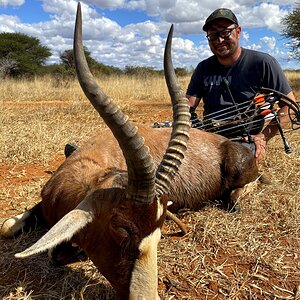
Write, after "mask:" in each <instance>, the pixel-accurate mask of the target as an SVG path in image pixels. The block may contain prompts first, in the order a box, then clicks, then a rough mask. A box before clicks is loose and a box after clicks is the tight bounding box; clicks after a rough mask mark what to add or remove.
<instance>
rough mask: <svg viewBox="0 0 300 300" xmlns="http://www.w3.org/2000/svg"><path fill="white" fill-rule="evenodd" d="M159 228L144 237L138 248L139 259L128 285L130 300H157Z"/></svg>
mask: <svg viewBox="0 0 300 300" xmlns="http://www.w3.org/2000/svg"><path fill="white" fill-rule="evenodd" d="M160 236H161V232H160V228H157V229H156V230H155V231H154V232H153V233H152V234H150V235H149V236H147V237H145V238H144V239H143V240H142V242H141V244H140V246H139V250H140V252H141V254H140V257H139V258H138V259H137V260H136V262H135V266H134V268H133V271H132V276H131V283H130V295H129V299H130V300H143V299H144V300H148V299H151V300H152V299H153V300H158V299H160V298H159V296H158V293H157V245H158V242H159V240H160Z"/></svg>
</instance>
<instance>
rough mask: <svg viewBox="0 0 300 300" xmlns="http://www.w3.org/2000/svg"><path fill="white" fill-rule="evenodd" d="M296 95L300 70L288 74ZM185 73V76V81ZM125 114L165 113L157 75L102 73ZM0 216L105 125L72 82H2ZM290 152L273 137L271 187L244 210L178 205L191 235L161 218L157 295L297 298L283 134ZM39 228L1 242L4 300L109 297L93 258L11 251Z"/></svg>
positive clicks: (143, 119)
mask: <svg viewBox="0 0 300 300" xmlns="http://www.w3.org/2000/svg"><path fill="white" fill-rule="evenodd" d="M288 76H289V80H290V82H291V84H292V85H293V87H294V89H295V91H296V94H298V95H299V93H300V89H299V88H300V87H299V86H298V85H297V82H298V81H299V77H298V73H294V72H293V73H288ZM188 80H189V78H183V79H181V83H182V86H183V87H184V88H186V86H187V83H188ZM99 82H100V83H101V85H102V86H103V88H104V90H105V91H107V93H108V94H110V95H111V96H112V97H113V98H114V99H116V100H117V101H118V103H119V105H120V106H121V107H122V108H123V109H124V110H125V112H126V113H127V114H128V115H129V116H130V118H131V119H132V120H133V121H134V122H136V123H144V124H148V125H150V124H151V123H153V122H155V121H165V120H170V119H171V116H172V112H171V110H170V104H169V96H168V94H167V89H166V87H165V83H164V80H163V78H160V77H151V78H146V79H145V78H144V79H143V80H141V79H138V78H135V77H132V78H128V77H116V78H114V79H107V78H104V79H102V80H101V81H99ZM0 94H1V99H0V102H1V103H0V105H1V112H0V124H1V135H0V147H1V151H0V208H1V209H0V223H1V222H2V221H3V220H4V219H5V218H6V217H8V216H11V215H15V214H17V213H19V212H22V211H23V210H24V209H26V208H27V207H31V206H32V205H34V203H36V202H37V201H39V193H40V190H41V187H42V186H43V184H44V183H45V182H46V180H47V179H48V178H49V176H50V175H51V173H52V172H53V171H54V170H55V169H56V167H57V166H58V165H59V164H60V162H62V161H63V160H64V157H63V148H64V145H65V144H66V143H68V142H75V143H77V144H79V145H82V144H83V143H84V141H86V140H87V139H88V138H89V137H90V136H91V135H92V134H95V133H98V134H100V133H101V129H102V128H103V126H104V124H103V122H102V121H101V120H100V119H99V117H98V115H97V114H96V113H95V112H94V111H93V109H92V108H91V107H90V105H89V103H88V102H87V100H86V99H85V97H84V96H83V94H82V92H81V90H80V88H79V86H78V84H77V82H76V81H68V82H57V81H54V80H52V79H51V78H46V79H43V80H41V79H35V80H33V81H30V82H28V81H18V82H15V81H2V82H1V83H0ZM287 138H288V140H289V141H290V144H291V146H292V147H293V149H294V151H293V153H292V154H290V155H286V154H285V153H284V151H283V145H282V141H281V140H280V138H279V137H275V138H274V139H273V140H272V141H271V142H270V143H269V145H268V157H267V158H266V160H265V161H264V162H263V163H262V164H261V166H260V170H261V172H262V173H263V174H265V175H266V176H268V178H269V179H270V180H271V184H270V185H266V184H259V183H256V184H255V185H252V186H251V188H250V189H249V190H248V192H247V193H245V195H244V196H243V197H242V199H241V200H240V202H241V207H242V211H241V213H238V214H236V213H227V212H224V211H222V210H220V209H218V208H216V207H215V206H214V205H213V203H211V204H208V206H207V207H206V208H205V209H204V210H202V211H199V212H191V211H181V212H180V213H179V217H180V218H181V219H182V220H183V221H184V222H185V223H186V224H187V225H188V228H189V233H188V234H187V235H186V236H185V237H179V236H178V234H177V231H178V229H177V228H176V226H175V225H174V224H173V223H172V222H170V221H168V220H167V221H166V224H165V226H164V228H163V237H162V240H161V242H160V244H159V252H158V256H159V257H158V269H159V282H158V284H159V294H160V296H161V298H162V299H300V232H299V231H300V184H299V183H300V179H299V178H300V139H299V131H295V132H293V133H290V134H288V136H287ZM41 235H42V232H41V231H36V232H34V233H30V234H27V233H26V234H23V235H22V236H21V237H18V238H16V239H13V240H4V239H2V240H0V298H1V299H5V300H12V299H16V300H20V299H86V300H87V299H113V295H114V294H113V290H112V289H111V288H110V286H109V284H108V282H107V281H106V280H105V278H103V276H101V274H99V273H98V272H97V270H96V269H95V267H94V266H93V264H92V263H91V262H90V261H83V262H80V263H73V264H70V265H68V266H65V267H55V266H51V265H49V262H48V259H47V255H46V254H45V253H44V254H41V255H37V256H35V257H32V258H30V259H26V260H16V259H14V256H13V255H14V253H16V252H19V251H21V250H24V249H25V248H26V247H28V246H29V245H31V244H32V243H33V242H34V241H36V240H37V239H38V238H39V237H40V236H41Z"/></svg>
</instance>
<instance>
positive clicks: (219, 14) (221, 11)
mask: <svg viewBox="0 0 300 300" xmlns="http://www.w3.org/2000/svg"><path fill="white" fill-rule="evenodd" d="M217 19H227V20H229V21H231V22H232V23H234V24H237V25H238V20H237V17H236V16H235V14H234V13H233V12H232V11H231V10H230V9H228V8H218V9H216V10H215V11H214V12H212V13H211V14H210V15H209V16H208V18H207V19H206V21H205V24H204V26H203V28H202V29H203V30H204V31H207V30H208V28H209V27H210V25H211V23H212V22H213V21H215V20H217Z"/></svg>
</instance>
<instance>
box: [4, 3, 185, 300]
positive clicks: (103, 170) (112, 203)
mask: <svg viewBox="0 0 300 300" xmlns="http://www.w3.org/2000/svg"><path fill="white" fill-rule="evenodd" d="M81 18H82V17H81V6H80V4H78V8H77V16H76V24H75V34H74V56H75V64H76V71H77V76H78V79H79V82H80V84H81V86H82V89H83V90H84V92H85V94H86V96H87V97H88V99H89V100H90V102H91V103H92V105H93V106H94V107H95V109H96V110H97V111H98V112H99V114H100V116H101V117H102V118H103V119H104V120H105V122H106V124H107V125H108V127H109V128H110V130H111V132H112V135H113V136H114V137H115V139H113V140H112V139H110V138H108V140H107V143H106V142H105V148H106V149H105V150H104V151H105V152H108V153H109V152H110V153H115V154H116V157H115V158H114V159H113V160H111V161H110V162H109V165H107V164H105V163H104V161H103V158H101V156H99V155H98V154H99V153H100V152H101V151H102V150H101V149H95V148H93V142H91V143H90V144H89V145H88V146H87V148H86V151H84V150H83V149H82V150H83V151H80V152H79V153H78V155H72V156H71V157H70V158H69V159H67V160H66V161H65V162H64V163H63V164H62V165H61V166H60V167H59V169H58V170H57V171H56V173H55V174H54V175H53V176H52V177H51V178H50V180H49V181H48V182H47V183H46V185H45V186H44V188H43V190H42V201H41V202H40V203H39V204H37V205H36V206H35V207H34V208H33V209H32V210H30V211H28V212H26V213H24V214H22V215H21V216H17V217H15V218H11V219H9V220H7V221H6V222H5V223H4V224H3V226H2V228H1V234H2V235H4V236H8V235H10V234H11V233H14V232H15V231H16V230H17V229H18V228H17V227H19V228H20V226H21V227H22V225H23V224H25V223H26V224H28V223H29V222H30V220H31V219H33V218H35V217H38V218H42V219H43V220H45V221H46V223H47V224H48V225H49V226H52V227H51V229H50V230H49V231H48V232H47V233H46V234H45V235H44V236H43V237H42V238H41V239H40V240H39V241H38V242H37V243H36V244H34V245H33V246H31V247H30V248H28V249H27V250H25V251H23V252H22V253H18V254H16V257H17V258H25V257H27V256H30V255H33V254H35V253H39V252H42V251H45V250H47V249H49V248H52V247H54V246H56V245H59V244H61V243H62V242H65V241H69V240H71V241H72V242H74V243H76V244H78V245H79V246H80V247H81V248H82V249H84V251H85V252H86V254H87V255H88V256H89V258H90V259H91V260H92V261H93V262H94V264H95V265H96V266H97V268H98V269H99V271H100V272H101V273H102V274H103V275H104V276H105V277H106V278H107V279H108V281H109V282H110V283H111V285H112V286H113V287H114V289H115V291H116V298H117V299H120V300H121V299H122V300H124V299H125V300H126V299H158V298H159V297H158V293H157V244H158V242H159V240H160V236H161V231H160V228H161V226H162V224H163V221H164V218H165V214H166V206H167V200H168V196H167V194H168V190H169V186H170V184H171V181H172V180H173V177H174V176H175V174H176V173H177V171H178V168H179V167H180V164H181V161H182V159H183V157H184V152H185V150H186V145H187V141H188V137H189V134H188V132H189V129H190V122H189V112H188V106H187V102H186V98H185V96H184V93H183V92H182V90H181V89H180V86H179V84H178V83H177V79H176V76H175V72H174V69H173V65H172V61H171V41H172V32H173V27H172V28H171V30H170V33H169V36H168V39H167V43H166V49H165V58H164V68H165V72H166V81H167V85H168V88H169V89H170V96H171V100H172V105H173V116H174V122H175V126H174V128H173V130H172V133H171V134H170V132H168V134H169V138H170V139H169V144H168V146H166V148H165V149H166V151H165V153H164V155H163V158H162V160H161V162H160V164H159V166H158V167H157V165H156V164H155V163H154V161H153V158H152V156H151V154H150V153H149V148H148V147H147V146H146V145H145V143H144V138H143V134H145V132H143V131H142V130H141V131H138V129H137V127H136V126H134V125H133V124H132V123H131V122H130V121H129V120H128V117H127V116H126V115H124V114H123V112H122V111H121V110H120V108H119V107H118V106H117V105H116V104H115V103H114V102H113V101H112V100H111V99H110V98H108V97H107V96H106V95H105V94H104V93H103V92H102V90H101V89H100V88H99V87H98V86H97V84H96V81H95V80H94V78H93V76H92V74H91V73H90V71H89V69H88V65H87V62H86V58H85V56H84V51H83V46H82V19H81ZM100 135H101V136H102V137H103V138H104V137H105V136H109V137H110V134H108V133H107V132H103V133H102V132H101V133H100ZM105 140H106V138H105ZM116 148H118V150H117V149H116ZM102 154H103V153H102ZM122 154H123V155H122ZM120 155H122V159H121V157H120ZM104 159H105V158H104Z"/></svg>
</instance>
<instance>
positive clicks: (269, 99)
mask: <svg viewBox="0 0 300 300" xmlns="http://www.w3.org/2000/svg"><path fill="white" fill-rule="evenodd" d="M254 104H255V107H256V113H257V114H258V115H262V116H265V119H271V120H272V121H274V122H275V124H276V126H277V128H278V131H279V134H280V136H281V138H282V141H283V144H284V150H285V152H286V153H291V152H292V148H291V147H290V145H289V144H288V142H287V140H286V137H285V134H284V132H283V129H282V127H281V124H280V120H279V116H278V113H277V109H276V108H275V104H278V105H279V106H280V104H284V105H286V106H287V107H288V116H289V119H290V122H291V127H292V130H296V129H299V128H300V106H299V103H297V102H296V101H294V100H293V99H291V98H290V97H288V96H286V95H284V94H283V93H281V92H278V91H276V90H273V89H269V88H261V89H260V93H258V94H257V95H256V96H255V97H254Z"/></svg>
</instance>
